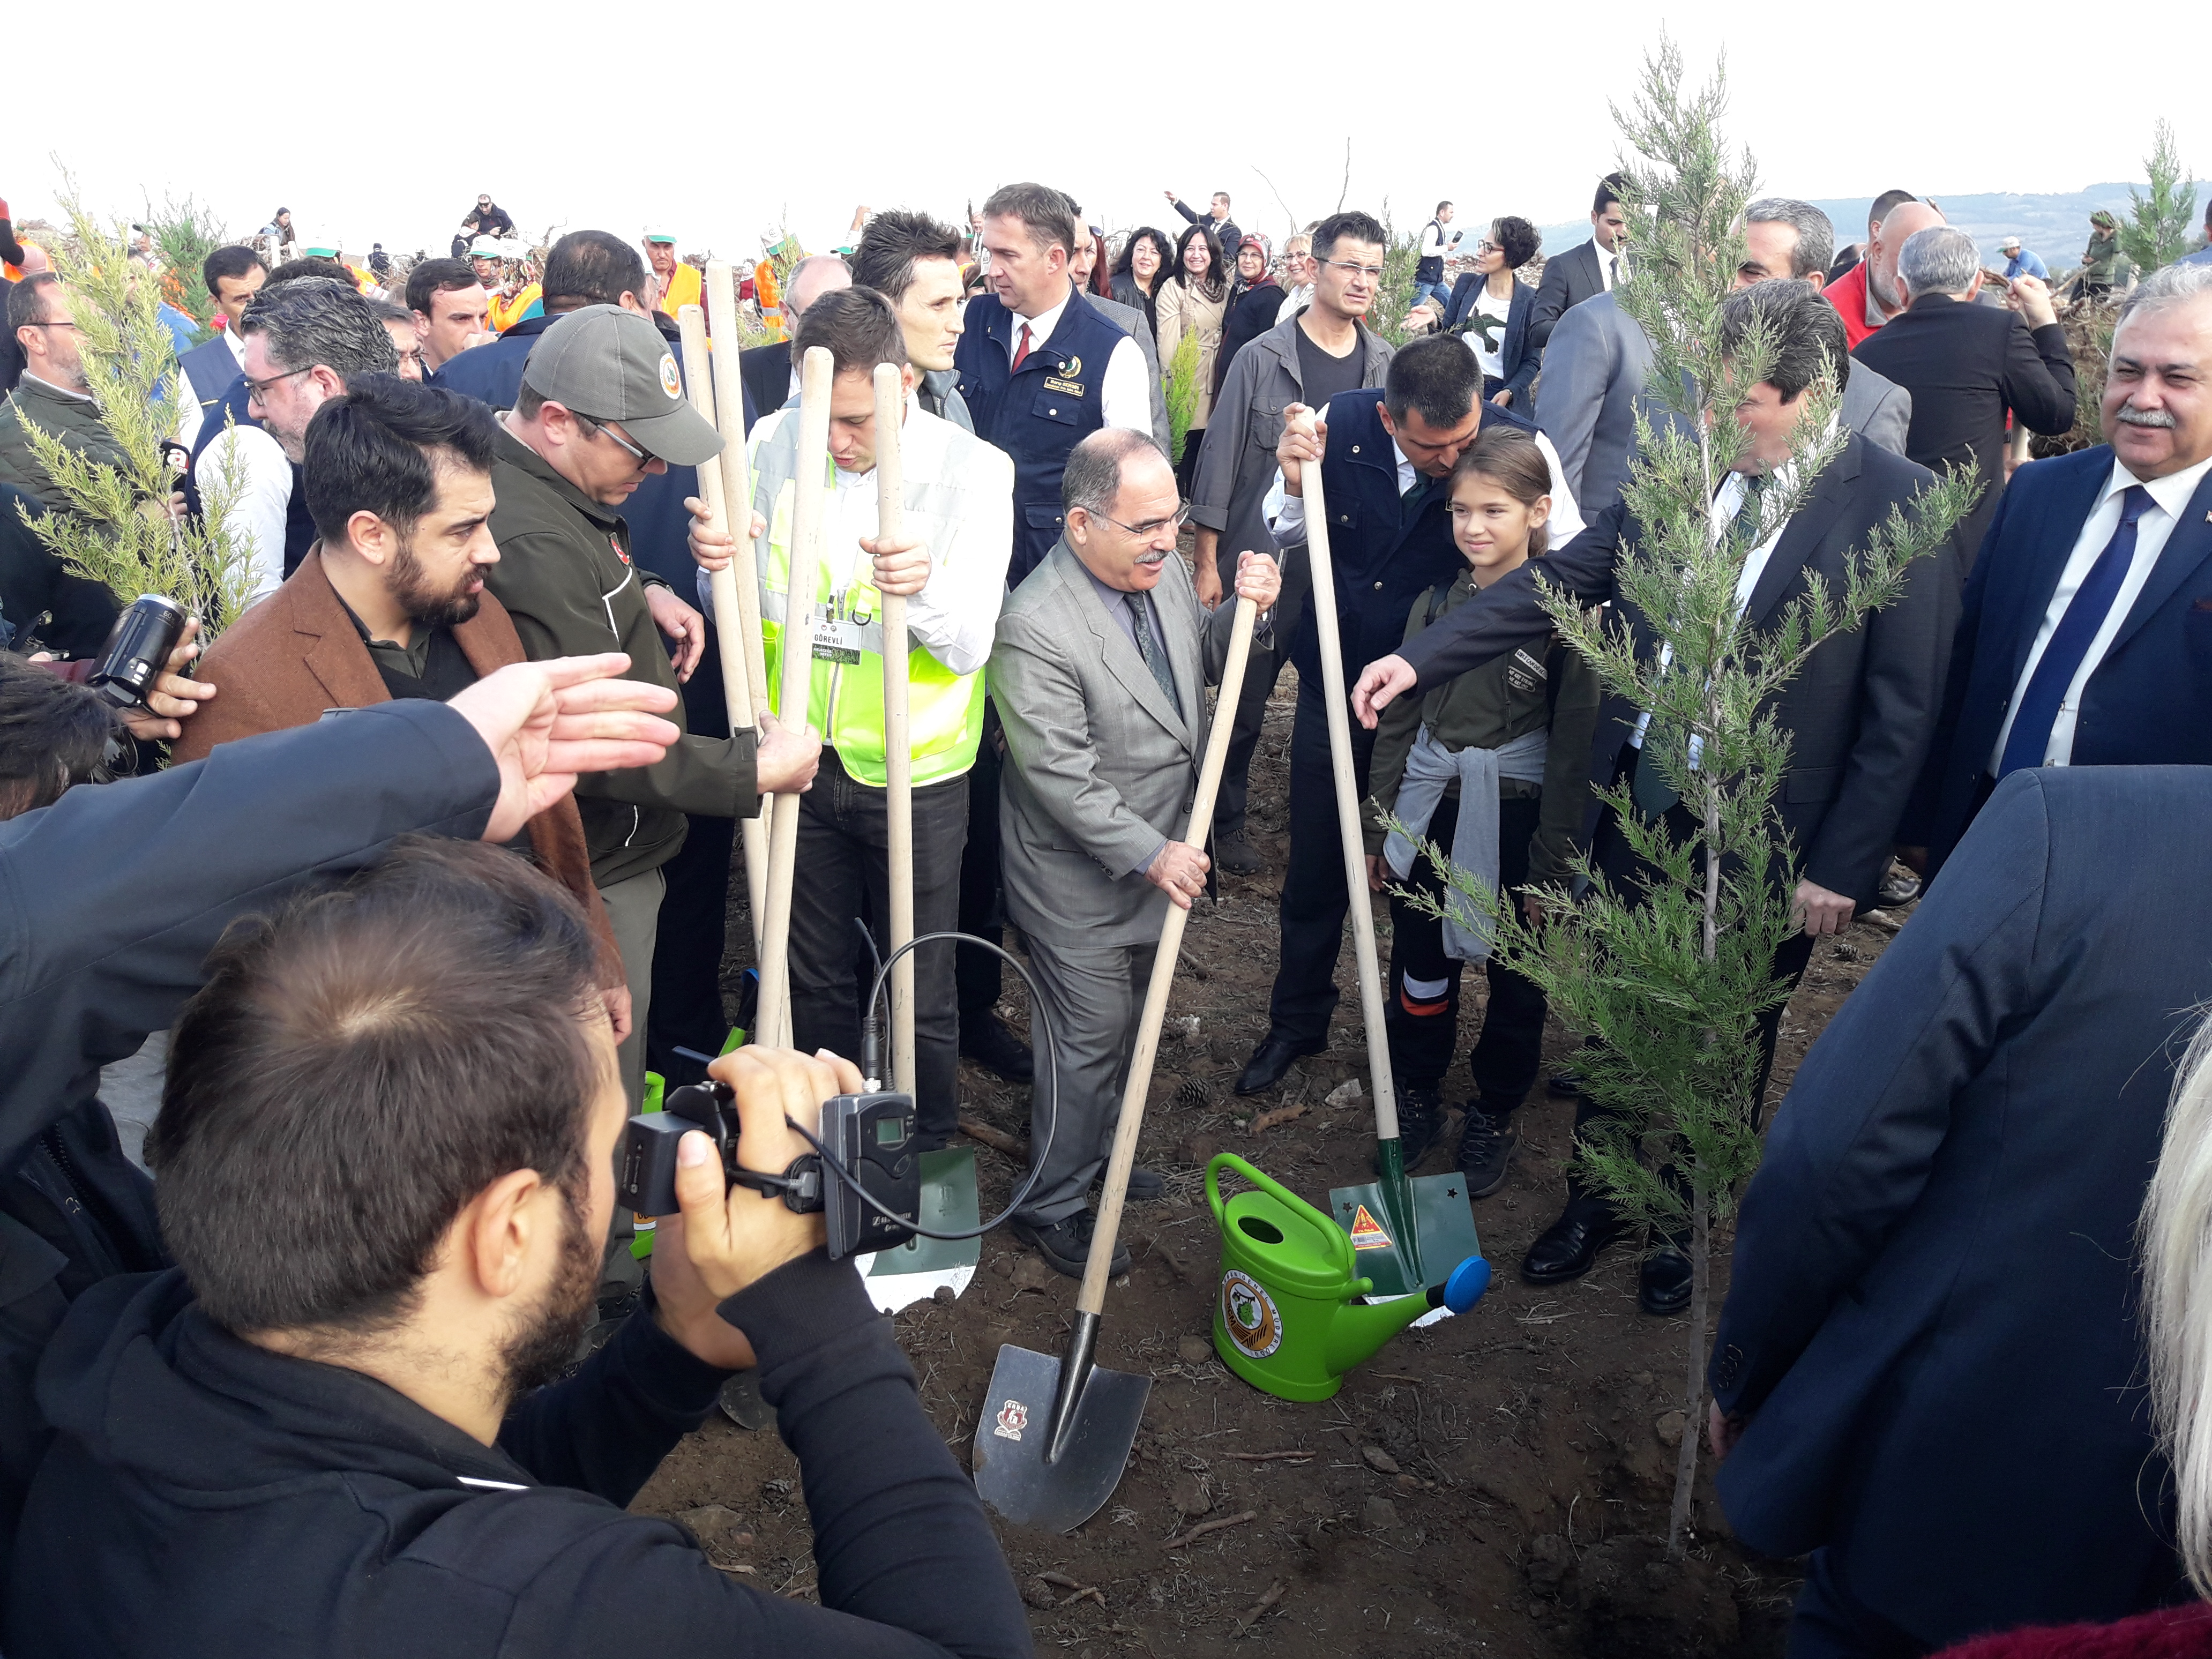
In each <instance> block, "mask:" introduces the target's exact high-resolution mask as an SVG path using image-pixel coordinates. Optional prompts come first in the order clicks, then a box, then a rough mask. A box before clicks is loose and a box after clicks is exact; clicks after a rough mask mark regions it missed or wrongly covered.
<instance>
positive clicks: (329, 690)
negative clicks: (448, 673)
mask: <svg viewBox="0 0 2212 1659" xmlns="http://www.w3.org/2000/svg"><path fill="white" fill-rule="evenodd" d="M453 640H454V642H455V643H456V644H458V645H459V647H461V652H462V654H463V655H465V656H466V657H467V658H468V659H469V666H470V667H471V668H473V669H475V670H476V671H477V675H478V677H479V678H481V677H482V676H483V675H486V674H489V673H490V672H491V671H493V670H494V669H496V668H505V667H506V666H507V665H509V664H510V663H518V662H521V661H523V660H524V657H523V653H522V641H520V639H519V638H517V637H516V635H515V632H514V623H513V622H512V621H510V620H509V619H508V617H507V611H506V610H505V609H504V608H503V607H502V606H501V604H500V602H499V601H498V600H497V599H494V598H492V596H491V594H490V592H489V591H487V592H485V593H484V595H483V605H482V607H481V608H480V609H479V610H478V611H477V614H476V615H475V617H472V618H471V620H469V621H467V622H465V623H462V624H461V625H460V626H459V627H458V628H456V629H454V630H453ZM192 673H193V677H194V678H197V679H201V680H204V681H206V682H207V683H208V684H211V685H213V686H214V687H216V691H217V695H216V696H215V697H214V698H212V699H210V701H209V702H204V703H202V704H201V705H200V707H199V709H198V711H197V713H196V714H192V715H191V717H190V718H189V719H188V720H185V722H184V735H183V736H182V737H180V738H178V739H177V741H176V744H175V745H174V750H173V753H174V757H175V759H176V760H177V761H178V762H179V763H182V762H185V761H195V760H198V759H200V758H201V757H204V755H206V753H207V752H208V750H210V749H213V748H214V747H215V746H216V744H222V743H228V742H230V741H231V740H232V739H233V738H250V737H252V736H253V735H255V734H256V733H257V732H281V731H283V730H285V729H287V728H288V727H290V726H311V725H313V723H314V722H315V721H317V720H320V719H321V718H322V717H323V711H324V710H325V709H329V708H367V707H368V706H369V705H370V704H371V703H378V702H390V701H391V693H390V692H388V691H386V690H385V687H384V677H383V676H382V675H380V674H379V673H378V672H377V671H376V663H375V661H374V659H372V658H371V657H370V656H369V654H368V647H367V646H365V645H363V644H362V641H361V635H360V632H359V631H358V630H357V629H356V628H355V627H354V624H353V619H352V618H351V617H349V616H348V615H347V614H346V608H345V605H343V602H341V601H340V599H338V595H337V589H336V588H334V587H332V586H331V579H330V578H329V577H328V576H326V575H325V574H323V555H322V549H321V547H320V545H317V546H316V547H314V548H313V549H311V550H309V551H308V554H307V557H306V558H304V559H302V560H301V561H300V568H298V569H297V570H295V571H294V572H293V573H292V574H291V575H290V576H289V578H287V579H286V580H285V583H284V585H283V586H282V587H280V588H278V589H277V590H276V592H274V593H271V594H270V596H269V597H268V598H267V599H264V600H262V601H261V603H260V604H258V605H255V606H253V608H252V609H251V610H250V611H247V612H246V614H245V615H244V616H242V617H240V618H239V619H238V620H237V621H236V622H235V623H232V624H231V625H230V627H229V628H228V629H227V630H225V632H224V634H223V635H222V638H221V639H219V640H217V641H216V642H215V644H214V645H213V646H212V647H210V649H209V651H208V653H207V655H206V656H205V657H204V658H202V659H200V661H199V663H198V665H197V666H196V667H195V668H194V669H193V671H192ZM529 829H530V846H531V850H532V852H533V853H534V854H537V858H538V865H539V866H540V867H541V868H542V869H544V872H545V873H546V874H548V875H549V876H550V877H552V878H553V879H554V880H556V881H557V882H559V883H560V884H562V886H563V887H565V888H567V889H568V891H569V892H570V893H572V894H573V895H574V896H575V900H576V902H577V903H579V904H580V905H582V906H583V907H584V914H585V915H586V916H587V917H589V918H590V921H591V924H592V933H594V934H595V935H596V936H597V937H598V939H599V951H600V955H601V957H602V963H601V968H600V982H601V983H602V984H604V985H620V984H621V983H623V969H622V953H621V952H620V951H618V950H617V948H616V945H615V936H614V929H613V928H612V927H611V926H610V925H609V923H608V921H607V910H606V906H605V904H604V903H602V902H600V899H599V889H598V888H597V887H596V886H594V885H593V884H592V860H591V857H590V855H589V854H587V853H586V851H585V849H584V825H583V820H582V819H580V817H577V815H576V803H575V801H574V799H573V798H571V797H569V796H567V795H563V796H562V798H561V799H560V800H559V801H557V802H556V803H555V804H554V805H551V806H549V807H547V808H546V809H545V810H544V811H542V812H540V813H539V814H538V816H537V817H533V818H532V819H531V820H530V824H529Z"/></svg>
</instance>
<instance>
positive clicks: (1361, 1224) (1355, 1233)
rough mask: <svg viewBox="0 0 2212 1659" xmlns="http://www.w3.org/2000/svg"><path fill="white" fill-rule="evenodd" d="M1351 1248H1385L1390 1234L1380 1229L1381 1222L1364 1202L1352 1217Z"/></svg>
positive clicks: (1387, 1245) (1387, 1246)
mask: <svg viewBox="0 0 2212 1659" xmlns="http://www.w3.org/2000/svg"><path fill="white" fill-rule="evenodd" d="M1389 1248H1390V1235H1389V1234H1388V1233H1386V1232H1384V1231H1383V1224H1382V1223H1381V1222H1379V1221H1377V1220H1376V1218H1375V1215H1374V1212H1372V1211H1370V1209H1369V1208H1368V1207H1367V1206H1365V1205H1364V1204H1363V1205H1361V1206H1359V1213H1358V1215H1356V1216H1354V1217H1352V1249H1355V1250H1387V1249H1389Z"/></svg>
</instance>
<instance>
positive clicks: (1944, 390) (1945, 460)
mask: <svg viewBox="0 0 2212 1659" xmlns="http://www.w3.org/2000/svg"><path fill="white" fill-rule="evenodd" d="M1897 271H1898V276H1899V279H1900V280H1901V281H1902V282H1903V283H1904V284H1905V294H1906V295H1907V297H1908V299H1909V301H1910V303H1909V304H1908V305H1907V306H1906V307H1905V310H1904V311H1903V312H1902V313H1899V315H1898V316H1896V317H1895V318H1893V319H1891V321H1890V323H1889V325H1887V327H1885V328H1881V329H1878V330H1877V331H1875V332H1874V333H1872V334H1869V336H1867V337H1866V338H1865V339H1863V340H1862V341H1860V342H1859V343H1858V348H1857V350H1855V351H1853V352H1852V353H1851V356H1853V357H1854V358H1856V359H1857V361H1858V362H1862V363H1864V364H1866V365H1867V366H1868V367H1869V368H1873V369H1876V370H1878V371H1879V372H1881V374H1887V376H1889V378H1890V379H1891V380H1894V381H1896V382H1897V383H1898V384H1899V386H1903V387H1904V388H1905V390H1906V391H1907V392H1911V394H1912V426H1911V430H1910V431H1909V432H1908V433H1907V435H1906V437H1905V454H1906V456H1907V457H1909V458H1910V459H1913V460H1916V461H1917V462H1919V463H1920V465H1923V466H1924V467H1929V468H1930V469H1933V470H1935V471H1943V470H1944V469H1946V468H1951V469H1957V468H1961V467H1965V466H1967V465H1972V466H1974V467H1976V468H1977V469H1978V471H1979V472H1980V475H1981V481H1982V494H1981V496H1980V498H1979V499H1978V500H1977V501H1975V503H1974V507H1973V511H1972V513H1969V514H1968V515H1967V517H1966V520H1965V521H1964V522H1963V523H1961V524H1960V526H1959V545H1960V547H1961V548H1962V549H1964V550H1965V552H1966V568H1967V569H1968V570H1969V571H1971V570H1972V568H1973V562H1974V556H1975V554H1976V552H1977V550H1978V549H1979V548H1980V547H1981V544H1982V534H1983V532H1984V531H1986V530H1987V529H1988V528H1989V526H1990V519H1992V518H1993V517H1995V516H1996V507H1997V497H1998V496H1999V495H2002V494H2003V492H2004V487H2005V472H2004V452H2005V411H2006V410H2008V409H2009V410H2011V411H2012V413H2013V418H2014V419H2015V420H2017V421H2018V422H2021V424H2022V425H2023V426H2025V427H2027V429H2028V430H2029V431H2030V432H2041V433H2045V434H2047V435H2051V436H2053V437H2056V436H2057V435H2058V434H2060V433H2062V432H2066V431H2069V430H2070V429H2071V428H2072V427H2073V425H2074V360H2073V357H2072V356H2070V355H2069V353H2068V351H2067V349H2066V330H2065V328H2064V326H2063V325H2062V324H2061V323H2060V322H2059V320H2058V316H2057V313H2056V312H2055V311H2053V310H2052V309H2051V291H2050V289H2047V288H2045V286H2044V285H2043V284H2042V283H2039V282H2038V281H2037V280H2036V279H2035V278H2034V277H2033V276H2021V277H2018V278H2016V279H2015V281H2014V283H2013V285H2012V302H2013V304H2014V305H2015V306H2016V307H2018V309H2016V310H2004V309H1999V308H1997V307H1991V306H1982V305H1976V304H1975V303H1974V299H1975V296H1976V295H1979V294H1980V293H1981V291H1982V256H1981V254H1980V252H1979V251H1978V249H1977V248H1976V247H1975V246H1974V239H1973V238H1972V237H1971V236H1969V235H1968V234H1966V232H1965V231H1963V230H1959V229H1955V228H1953V227H1951V226H1948V225H1931V226H1929V228H1927V229H1926V230H1922V231H1916V232H1915V233H1913V234H1912V236H1911V238H1910V239H1908V240H1906V242H1905V246H1904V248H1903V249H1902V250H1901V251H1900V252H1899V255H1898V261H1897Z"/></svg>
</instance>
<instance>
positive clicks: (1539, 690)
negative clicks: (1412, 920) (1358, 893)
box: [1367, 570, 1601, 884]
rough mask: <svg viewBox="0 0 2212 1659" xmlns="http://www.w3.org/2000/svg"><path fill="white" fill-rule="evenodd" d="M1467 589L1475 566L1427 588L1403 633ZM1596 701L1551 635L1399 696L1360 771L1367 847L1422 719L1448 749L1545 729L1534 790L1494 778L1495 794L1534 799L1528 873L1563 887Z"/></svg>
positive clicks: (1585, 670)
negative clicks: (1546, 740) (1415, 694)
mask: <svg viewBox="0 0 2212 1659" xmlns="http://www.w3.org/2000/svg"><path fill="white" fill-rule="evenodd" d="M1474 592H1475V587H1474V573H1473V572H1472V571H1467V570H1462V572H1460V574H1459V577H1458V579H1457V580H1455V581H1454V582H1453V583H1452V585H1451V586H1450V587H1449V588H1434V587H1432V588H1431V589H1430V590H1429V591H1428V592H1425V593H1424V594H1422V595H1421V597H1420V598H1419V599H1416V600H1415V601H1414V602H1413V612H1412V614H1411V615H1410V616H1409V617H1407V622H1406V637H1407V639H1409V640H1410V639H1412V638H1413V635H1416V634H1418V633H1419V632H1420V631H1421V630H1422V629H1424V628H1426V627H1427V626H1428V625H1429V624H1430V623H1431V622H1433V621H1435V620H1436V618H1437V617H1442V616H1443V615H1444V614H1446V613H1447V612H1448V611H1451V610H1453V609H1454V608H1455V607H1456V606H1458V605H1464V604H1465V603H1466V602H1467V601H1468V599H1471V598H1473V597H1474ZM1431 607H1433V612H1432V610H1431ZM1600 702H1601V691H1600V688H1599V685H1598V678H1597V674H1596V672H1595V671H1594V670H1593V669H1592V668H1591V667H1590V665H1589V664H1588V663H1587V662H1585V661H1584V660H1583V657H1582V654H1581V653H1579V652H1577V650H1575V648H1574V647H1572V646H1571V645H1569V644H1567V643H1566V642H1565V641H1564V640H1562V639H1560V638H1559V635H1556V634H1554V635H1552V637H1551V638H1550V640H1549V641H1547V642H1546V643H1545V646H1544V650H1543V655H1542V656H1541V659H1540V658H1539V657H1538V656H1537V655H1536V654H1535V653H1534V651H1532V650H1530V649H1528V648H1527V647H1523V648H1522V649H1518V650H1515V651H1511V652H1509V653H1506V654H1505V655H1504V656H1502V657H1499V658H1497V659H1494V660H1493V661H1491V662H1486V663H1485V664H1483V665H1481V666H1480V667H1479V668H1470V669H1468V671H1467V672H1466V673H1464V674H1461V675H1458V676H1456V677H1455V678H1452V679H1449V680H1446V681H1445V682H1444V683H1443V684H1442V685H1439V686H1437V688H1436V689H1435V690H1432V691H1431V692H1430V693H1429V694H1428V695H1427V696H1425V697H1422V698H1421V699H1420V700H1419V701H1418V702H1416V701H1415V700H1414V699H1413V698H1411V697H1401V698H1399V699H1398V701H1397V702H1394V703H1392V704H1391V705H1390V707H1389V708H1386V709H1384V710H1383V719H1382V723H1381V726H1379V728H1378V729H1377V731H1376V734H1375V758H1374V760H1373V761H1372V762H1371V763H1370V767H1369V769H1368V774H1367V775H1368V777H1369V779H1370V781H1371V782H1372V785H1373V792H1372V793H1371V794H1370V797H1369V799H1368V811H1367V851H1368V853H1369V854H1370V856H1372V855H1375V854H1380V853H1381V852H1382V850H1383V833H1384V832H1383V821H1382V814H1383V813H1385V812H1388V811H1390V810H1392V809H1393V808H1394V807H1395V805H1397V801H1398V785H1399V783H1400V782H1401V781H1402V780H1403V778H1404V777H1405V775H1406V757H1407V755H1408V754H1410V753H1411V752H1412V751H1413V739H1414V738H1415V737H1416V736H1417V735H1418V734H1419V731H1420V728H1421V727H1422V726H1427V727H1428V728H1429V729H1430V731H1431V732H1432V733H1433V734H1434V735H1435V737H1436V739H1437V742H1438V743H1441V744H1443V746H1444V747H1445V748H1447V749H1449V750H1451V751H1452V752H1453V753H1455V754H1456V753H1457V752H1458V751H1459V750H1462V749H1466V748H1468V747H1470V746H1473V747H1478V748H1483V749H1496V748H1499V747H1501V746H1502V745H1504V744H1509V743H1510V742H1512V741H1513V739H1514V738H1518V737H1522V736H1524V735H1526V734H1527V733H1528V732H1539V731H1542V730H1543V729H1544V728H1545V727H1547V726H1549V727H1550V729H1551V742H1550V744H1549V745H1548V747H1547V752H1546V756H1545V761H1544V782H1543V785H1542V787H1541V788H1540V787H1537V786H1536V785H1534V784H1532V783H1523V782H1521V781H1519V780H1517V779H1514V778H1500V779H1499V780H1498V794H1499V795H1500V796H1501V797H1503V798H1504V799H1527V798H1528V797H1529V796H1531V795H1538V796H1541V797H1542V799H1543V803H1544V804H1543V807H1542V809H1541V811H1540V813H1539V814H1538V822H1537V825H1536V833H1535V835H1534V836H1532V837H1530V839H1529V842H1528V880H1529V882H1530V883H1531V884H1541V883H1552V884H1565V882H1566V881H1567V880H1568V879H1569V878H1571V876H1572V875H1573V873H1574V872H1573V870H1572V867H1571V865H1570V863H1569V860H1571V859H1572V858H1573V856H1574V854H1575V851H1576V846H1577V842H1578V840H1579V839H1580V837H1581V835H1582V831H1583V816H1584V814H1585V813H1586V812H1587V811H1589V766H1590V744H1591V742H1592V741H1593V740H1594V739H1595V737H1596V735H1597V718H1598V706H1599V703H1600Z"/></svg>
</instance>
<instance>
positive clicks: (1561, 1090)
mask: <svg viewBox="0 0 2212 1659" xmlns="http://www.w3.org/2000/svg"><path fill="white" fill-rule="evenodd" d="M1544 1086H1545V1088H1546V1089H1547V1090H1549V1091H1551V1092H1552V1093H1553V1094H1555V1095H1558V1096H1559V1097H1562V1098H1563V1099H1566V1100H1580V1099H1581V1098H1582V1097H1583V1074H1582V1073H1580V1072H1577V1071H1571V1070H1570V1071H1561V1072H1554V1073H1552V1075H1551V1076H1550V1077H1549V1078H1548V1079H1546V1080H1545V1083H1544Z"/></svg>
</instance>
